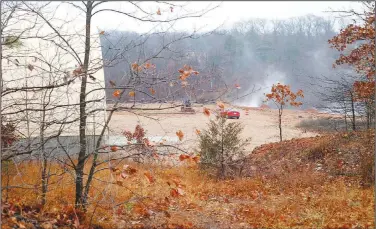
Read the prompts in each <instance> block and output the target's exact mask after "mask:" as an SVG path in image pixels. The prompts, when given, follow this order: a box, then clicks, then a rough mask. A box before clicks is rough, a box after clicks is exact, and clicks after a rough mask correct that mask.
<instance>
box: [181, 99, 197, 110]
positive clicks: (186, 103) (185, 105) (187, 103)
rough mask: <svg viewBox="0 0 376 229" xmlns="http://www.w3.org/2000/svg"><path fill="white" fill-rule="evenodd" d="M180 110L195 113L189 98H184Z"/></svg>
mask: <svg viewBox="0 0 376 229" xmlns="http://www.w3.org/2000/svg"><path fill="white" fill-rule="evenodd" d="M181 112H185V113H195V110H194V109H193V108H192V103H191V101H190V100H186V101H184V102H183V106H182V107H181Z"/></svg>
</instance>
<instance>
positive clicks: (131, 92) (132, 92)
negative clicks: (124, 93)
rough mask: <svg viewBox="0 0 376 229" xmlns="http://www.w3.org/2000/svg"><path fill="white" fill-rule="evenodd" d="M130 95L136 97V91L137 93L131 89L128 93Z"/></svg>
mask: <svg viewBox="0 0 376 229" xmlns="http://www.w3.org/2000/svg"><path fill="white" fill-rule="evenodd" d="M128 95H129V96H130V97H134V96H135V95H136V93H135V92H134V91H130V92H129V93H128Z"/></svg>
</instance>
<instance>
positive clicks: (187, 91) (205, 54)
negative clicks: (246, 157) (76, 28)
mask: <svg viewBox="0 0 376 229" xmlns="http://www.w3.org/2000/svg"><path fill="white" fill-rule="evenodd" d="M335 34H336V31H335V20H334V19H326V18H323V17H318V16H313V15H307V16H304V17H298V18H291V19H286V20H264V19H252V20H247V21H242V22H239V23H236V24H234V25H233V27H232V28H231V29H228V30H217V31H212V32H210V33H194V34H188V33H176V32H167V33H152V34H142V35H141V34H137V33H133V32H125V31H109V32H108V35H107V36H103V37H102V38H101V43H102V52H103V56H104V58H105V59H111V60H113V59H115V58H117V60H118V61H117V63H116V64H114V65H112V66H110V67H105V78H106V87H110V84H109V81H110V80H112V81H114V82H118V83H120V84H123V85H127V83H129V82H130V80H132V79H133V78H134V77H135V76H134V74H132V73H131V71H130V69H131V64H132V63H134V62H138V63H142V62H144V61H146V60H147V59H150V58H153V57H157V58H156V59H152V60H151V62H152V63H153V64H155V65H156V69H155V71H154V72H153V74H150V73H149V76H147V77H149V78H150V79H151V82H154V81H155V82H162V83H158V87H157V88H154V89H155V92H156V93H155V95H154V96H153V99H150V96H148V95H146V94H147V93H148V91H149V88H144V89H142V88H141V89H140V88H139V90H145V93H144V94H140V95H139V96H138V97H137V96H136V99H137V100H142V99H143V100H148V101H158V100H161V101H162V100H176V99H183V98H190V99H191V100H193V101H198V102H202V101H204V100H210V99H216V98H217V97H219V96H221V95H222V94H224V97H222V98H226V99H228V100H231V101H235V102H238V103H242V104H244V105H260V103H261V102H262V99H263V92H264V91H263V90H267V89H270V88H269V87H271V86H272V84H273V83H276V82H277V81H281V82H283V83H284V84H289V85H291V87H292V89H294V90H296V89H303V90H304V91H307V93H306V98H305V106H309V107H310V106H313V105H315V104H317V102H318V101H319V100H318V98H317V96H310V94H309V92H310V91H311V89H312V86H311V85H309V84H308V83H307V80H308V81H309V78H308V77H312V76H321V75H325V76H327V77H330V76H331V75H333V74H334V73H333V72H334V70H333V68H332V64H333V62H334V61H335V59H336V58H337V57H338V55H339V54H338V53H337V52H336V51H335V50H331V49H330V48H329V45H328V39H330V38H332V37H333V36H334V35H335ZM125 50H126V53H127V55H123V54H122V53H125ZM160 50H162V51H161V52H160ZM185 64H187V65H190V66H192V67H193V68H194V70H196V71H199V72H200V74H199V75H198V76H195V77H190V79H188V83H189V85H188V86H186V87H184V88H182V87H181V85H180V84H179V81H178V76H179V73H178V69H180V68H181V67H182V66H183V65H185ZM334 75H335V74H334ZM132 77H133V78H132ZM144 77H146V76H144ZM140 80H141V79H140ZM155 84H156V83H155ZM235 84H239V85H240V86H241V89H240V90H239V91H236V90H235V87H234V85H235ZM132 85H134V83H133V84H132ZM140 85H141V83H140ZM142 85H143V86H145V84H142ZM150 85H152V83H150ZM150 87H152V86H150ZM251 89H261V90H259V91H258V92H257V93H253V94H249V93H250V92H251ZM225 92H226V93H225ZM106 93H107V97H109V98H110V97H111V95H112V93H113V89H111V88H110V89H108V90H107V91H106ZM248 94H249V95H248ZM172 95H174V96H172ZM237 98H239V99H238V100H236V99H237ZM126 99H127V98H126ZM130 99H131V100H132V99H134V98H130ZM108 102H109V103H111V101H110V100H109V101H108ZM303 108H305V107H304V106H303Z"/></svg>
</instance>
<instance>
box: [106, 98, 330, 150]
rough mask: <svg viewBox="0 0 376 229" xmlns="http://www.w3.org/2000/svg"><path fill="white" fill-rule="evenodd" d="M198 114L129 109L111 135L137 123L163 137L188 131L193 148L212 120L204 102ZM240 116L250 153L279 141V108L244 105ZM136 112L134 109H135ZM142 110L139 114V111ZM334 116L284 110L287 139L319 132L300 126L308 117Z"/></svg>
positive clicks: (115, 120)
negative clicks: (206, 114)
mask: <svg viewBox="0 0 376 229" xmlns="http://www.w3.org/2000/svg"><path fill="white" fill-rule="evenodd" d="M168 106H171V104H167V103H166V104H142V105H137V107H139V108H148V109H151V108H163V107H168ZM204 106H205V107H207V108H209V109H210V110H212V111H213V110H215V105H214V104H213V105H204ZM194 109H195V110H196V113H195V114H181V113H180V107H177V108H174V109H167V110H147V111H142V112H136V113H130V112H128V111H117V112H115V113H114V115H113V117H112V120H111V122H110V130H111V131H110V135H121V133H122V132H123V131H124V130H130V131H133V130H134V128H135V126H136V125H137V124H140V125H141V126H142V127H143V128H144V129H145V130H146V131H147V136H148V137H151V136H159V137H166V138H177V136H176V131H179V130H181V131H182V132H183V133H184V139H183V141H182V142H179V143H178V144H179V146H180V147H182V148H184V149H186V150H188V151H191V150H194V147H196V146H197V134H196V129H198V130H203V129H205V128H206V126H207V123H208V122H209V119H214V115H211V116H210V117H207V116H205V115H204V114H203V107H202V105H194ZM238 110H239V111H240V113H241V114H240V119H238V120H237V119H231V120H229V121H230V122H241V123H242V124H243V125H244V131H243V133H242V135H243V137H244V138H251V139H252V140H251V144H250V145H249V150H250V152H251V151H252V150H253V149H254V148H255V147H257V146H260V145H262V144H265V143H270V142H277V141H279V131H278V110H276V109H270V108H249V112H248V115H246V111H245V110H243V109H242V108H239V109H238ZM132 112H133V111H132ZM137 113H138V114H137ZM331 116H333V115H329V114H323V113H318V112H315V111H312V110H309V111H297V110H284V113H283V118H282V120H283V139H284V140H288V139H292V138H303V137H311V136H316V135H318V134H317V133H314V132H308V131H304V130H301V129H298V128H296V125H297V124H298V123H299V122H300V121H302V120H304V119H315V118H319V117H331Z"/></svg>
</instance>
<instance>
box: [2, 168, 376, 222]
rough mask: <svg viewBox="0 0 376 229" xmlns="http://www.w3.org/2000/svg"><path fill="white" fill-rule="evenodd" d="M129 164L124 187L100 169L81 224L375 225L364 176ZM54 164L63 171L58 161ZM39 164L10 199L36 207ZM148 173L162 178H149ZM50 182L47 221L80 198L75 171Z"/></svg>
mask: <svg viewBox="0 0 376 229" xmlns="http://www.w3.org/2000/svg"><path fill="white" fill-rule="evenodd" d="M128 164H130V165H131V166H133V167H135V168H136V169H137V173H135V174H134V175H132V176H131V177H129V178H127V179H125V180H122V181H123V182H122V185H121V186H120V185H118V184H115V183H116V175H115V174H114V173H111V172H109V171H108V170H107V171H103V172H100V173H98V174H97V176H96V178H97V180H96V181H95V182H94V184H93V188H92V191H91V193H90V196H91V199H90V202H91V205H90V207H89V208H88V212H87V214H86V217H85V218H83V219H82V220H81V222H80V223H81V224H85V225H89V224H91V225H92V226H94V225H96V226H97V228H136V227H139V228H143V227H151V226H154V227H159V228H213V227H214V228H251V227H255V228H265V227H267V228H338V227H340V226H344V227H345V228H346V227H348V228H349V226H350V225H351V227H354V226H360V227H367V226H369V227H373V224H372V223H373V189H372V188H361V187H359V186H357V185H354V184H356V179H357V178H353V180H349V179H344V178H341V177H339V178H330V177H329V176H328V175H327V174H324V173H319V172H314V173H312V172H311V171H310V170H308V169H306V170H301V171H295V172H293V171H292V172H291V173H289V174H282V175H280V176H279V177H276V178H262V177H254V178H242V179H240V178H239V179H235V180H225V181H217V180H215V179H212V178H211V177H209V176H208V175H207V174H205V173H204V172H202V171H200V170H199V169H198V168H197V165H195V164H190V165H185V166H181V167H160V166H159V167H158V166H154V165H135V164H131V163H128ZM121 166H122V165H119V166H118V167H121ZM51 168H52V169H51V170H52V171H55V170H56V171H58V170H60V171H61V170H62V168H60V167H58V166H56V165H52V166H51ZM12 169H14V168H12ZM39 170H40V167H39V164H37V163H36V162H32V163H25V164H21V165H19V166H18V171H19V174H18V175H16V176H14V175H12V176H11V179H10V181H9V183H10V184H9V185H21V184H23V186H25V185H26V184H29V185H30V186H28V187H30V189H12V190H11V191H10V193H9V202H16V203H24V204H25V205H32V206H37V203H38V202H39V200H40V195H39V188H38V187H37V185H39V180H40V177H39ZM146 171H149V172H150V173H151V175H152V176H153V178H154V179H155V182H153V183H151V182H149V180H148V179H147V178H146V177H145V176H144V172H146ZM3 178H6V177H5V176H4V175H3ZM354 179H355V182H354ZM100 180H101V181H100ZM3 182H4V184H5V183H6V180H3ZM50 183H51V185H50V190H49V193H48V196H47V200H48V201H47V205H46V206H45V207H44V208H43V210H42V212H41V213H40V214H39V217H40V221H45V222H44V225H46V221H48V220H50V221H52V220H53V217H52V216H53V213H56V212H59V211H63V210H64V209H65V208H66V206H68V205H70V204H72V203H73V202H74V188H73V187H74V186H73V178H72V176H71V175H70V174H69V173H65V174H64V175H62V176H59V177H53V178H51V180H50ZM112 183H113V184H112ZM168 183H170V185H171V187H173V188H175V186H176V184H178V185H179V186H180V189H181V190H182V191H183V192H184V193H182V194H183V195H182V196H178V197H173V196H171V195H172V194H171V187H170V186H169V184H168ZM175 183H176V184H175ZM34 186H35V187H34ZM3 194H4V193H3ZM48 216H49V217H50V218H48ZM4 220H5V221H4V222H7V224H6V225H8V226H11V225H16V224H17V223H15V222H13V221H12V220H11V217H10V218H7V217H6V216H5V218H4ZM90 221H91V222H90ZM4 228H6V227H4ZM8 228H9V227H8Z"/></svg>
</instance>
